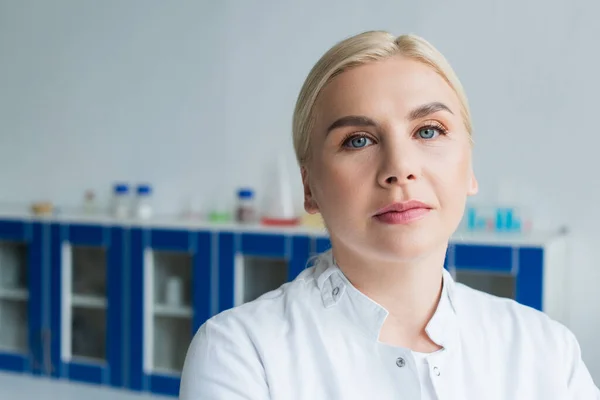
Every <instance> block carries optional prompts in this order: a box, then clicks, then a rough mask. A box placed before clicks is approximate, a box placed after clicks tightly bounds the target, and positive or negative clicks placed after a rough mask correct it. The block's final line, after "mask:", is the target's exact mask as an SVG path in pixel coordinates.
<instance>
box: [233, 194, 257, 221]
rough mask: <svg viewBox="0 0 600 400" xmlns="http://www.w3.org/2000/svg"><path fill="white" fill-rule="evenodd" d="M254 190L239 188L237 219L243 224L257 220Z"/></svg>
mask: <svg viewBox="0 0 600 400" xmlns="http://www.w3.org/2000/svg"><path fill="white" fill-rule="evenodd" d="M254 203H255V201H254V191H253V190H252V189H249V188H243V189H240V190H238V203H237V210H236V221H237V222H239V223H241V224H252V223H254V222H255V221H256V206H255V204H254Z"/></svg>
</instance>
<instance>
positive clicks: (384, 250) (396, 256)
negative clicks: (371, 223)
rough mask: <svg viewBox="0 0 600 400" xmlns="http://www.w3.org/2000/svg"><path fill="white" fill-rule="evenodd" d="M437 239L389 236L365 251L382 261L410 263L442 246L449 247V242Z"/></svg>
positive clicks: (376, 241) (375, 241) (415, 236)
mask: <svg viewBox="0 0 600 400" xmlns="http://www.w3.org/2000/svg"><path fill="white" fill-rule="evenodd" d="M436 239H439V238H434V237H432V236H431V235H428V236H426V237H424V236H422V235H418V234H416V235H415V234H413V235H410V236H406V237H404V236H403V235H398V236H387V237H382V238H379V240H374V241H372V242H371V243H369V245H368V249H365V250H366V252H367V253H370V255H371V256H372V257H373V258H379V259H381V260H382V261H384V260H385V261H388V262H389V261H391V262H409V261H414V260H418V259H420V258H423V257H426V256H428V255H429V254H432V253H435V252H437V251H438V250H439V249H440V248H441V247H442V246H443V247H445V246H446V245H447V240H446V241H443V240H441V239H439V240H436Z"/></svg>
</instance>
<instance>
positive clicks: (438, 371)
mask: <svg viewBox="0 0 600 400" xmlns="http://www.w3.org/2000/svg"><path fill="white" fill-rule="evenodd" d="M433 373H434V374H435V376H440V369H439V368H438V367H433Z"/></svg>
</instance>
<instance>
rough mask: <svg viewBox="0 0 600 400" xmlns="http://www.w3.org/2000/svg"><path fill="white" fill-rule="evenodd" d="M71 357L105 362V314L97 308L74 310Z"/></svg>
mask: <svg viewBox="0 0 600 400" xmlns="http://www.w3.org/2000/svg"><path fill="white" fill-rule="evenodd" d="M70 354H71V357H72V358H74V359H75V358H77V359H88V360H90V359H91V360H95V361H94V362H96V363H101V362H105V360H106V312H105V310H101V309H97V308H75V309H73V316H72V319H71V352H70Z"/></svg>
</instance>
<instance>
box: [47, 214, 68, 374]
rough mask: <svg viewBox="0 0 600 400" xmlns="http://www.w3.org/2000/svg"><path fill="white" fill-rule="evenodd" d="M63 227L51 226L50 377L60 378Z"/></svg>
mask: <svg viewBox="0 0 600 400" xmlns="http://www.w3.org/2000/svg"><path fill="white" fill-rule="evenodd" d="M61 230H62V227H61V225H60V224H57V223H53V224H51V226H50V231H51V233H50V243H51V244H50V246H51V249H52V250H51V252H50V260H51V261H50V293H51V296H50V297H51V303H50V309H51V313H50V330H51V332H52V335H51V339H50V354H51V359H52V371H51V372H50V375H51V376H53V377H55V378H58V377H61V376H65V375H64V373H63V369H64V367H63V365H62V362H61V359H60V334H61V326H60V321H61V304H60V303H61V293H62V287H61V286H62V282H61V258H62V255H61V252H62V251H61V250H62V235H61Z"/></svg>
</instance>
